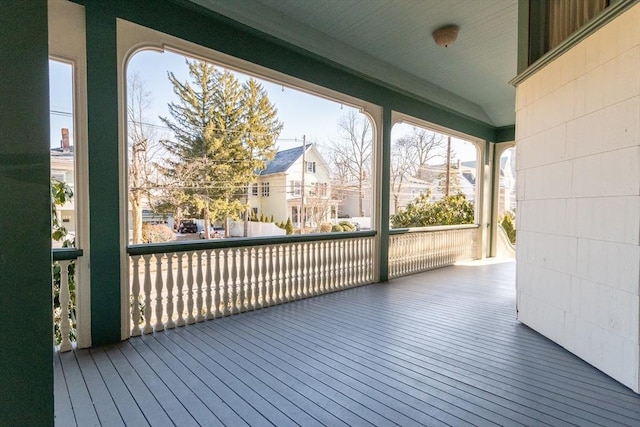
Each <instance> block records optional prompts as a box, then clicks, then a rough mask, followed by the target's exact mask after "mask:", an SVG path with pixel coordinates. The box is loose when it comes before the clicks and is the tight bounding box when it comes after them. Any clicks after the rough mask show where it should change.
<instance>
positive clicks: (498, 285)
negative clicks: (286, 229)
mask: <svg viewBox="0 0 640 427" xmlns="http://www.w3.org/2000/svg"><path fill="white" fill-rule="evenodd" d="M514 282H515V264H514V263H513V262H507V263H494V264H469V265H463V266H455V267H448V268H443V269H439V270H435V271H431V272H427V273H422V274H417V275H413V276H408V277H403V278H400V279H395V280H393V281H391V282H389V283H387V284H376V285H370V286H364V287H360V288H356V289H350V290H346V291H342V292H337V293H334V294H329V295H325V296H320V297H316V298H310V299H306V300H302V301H298V302H293V303H290V304H284V305H281V306H276V307H272V308H268V309H263V310H259V311H254V312H250V313H245V314H242V315H239V316H232V317H226V318H222V319H217V320H215V321H209V322H205V323H199V324H196V325H192V326H188V327H184V328H178V329H174V330H171V331H166V332H162V333H156V334H152V335H148V336H143V337H140V338H134V339H130V340H128V341H126V342H123V343H121V344H118V345H114V346H110V347H105V348H97V349H92V350H81V351H75V352H69V353H63V354H56V358H55V372H56V377H55V387H56V425H60V426H71V425H78V426H88V425H128V426H142V425H153V426H165V425H178V426H190V425H228V426H240V425H254V426H265V425H275V426H288V425H302V426H305V427H306V426H313V425H327V426H339V425H350V426H353V425H376V426H383V425H396V424H398V425H403V426H410V425H427V426H432V425H453V426H461V425H482V426H483V425H492V424H497V425H528V426H531V425H545V424H549V425H606V426H611V425H630V426H631V425H635V426H637V425H640V396H638V395H636V394H634V393H633V392H632V391H630V390H629V389H627V388H625V387H623V386H622V385H620V384H618V383H617V382H615V381H614V380H612V379H610V378H608V377H607V376H605V375H604V374H602V373H601V372H599V371H598V370H596V369H595V368H593V367H591V366H590V365H588V364H587V363H585V362H583V361H581V360H580V359H578V358H577V357H575V356H573V355H572V354H570V353H568V352H567V351H565V350H563V349H562V348H561V347H559V346H557V345H556V344H554V343H552V342H551V341H549V340H547V339H546V338H544V337H542V336H541V335H539V334H537V333H536V332H534V331H533V330H531V329H529V328H527V327H526V326H524V325H522V324H520V323H519V322H518V321H516V320H515V290H514Z"/></svg>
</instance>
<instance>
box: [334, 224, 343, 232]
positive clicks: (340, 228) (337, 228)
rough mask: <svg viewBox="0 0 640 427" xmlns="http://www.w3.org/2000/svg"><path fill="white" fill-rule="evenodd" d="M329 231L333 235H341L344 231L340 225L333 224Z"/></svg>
mask: <svg viewBox="0 0 640 427" xmlns="http://www.w3.org/2000/svg"><path fill="white" fill-rule="evenodd" d="M331 231H332V232H333V233H342V232H343V231H344V228H342V226H341V225H340V224H334V225H333V227H331Z"/></svg>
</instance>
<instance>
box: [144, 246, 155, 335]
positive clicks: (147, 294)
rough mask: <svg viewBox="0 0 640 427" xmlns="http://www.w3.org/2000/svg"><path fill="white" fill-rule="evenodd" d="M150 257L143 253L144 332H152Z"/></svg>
mask: <svg viewBox="0 0 640 427" xmlns="http://www.w3.org/2000/svg"><path fill="white" fill-rule="evenodd" d="M151 257H152V255H143V256H142V259H144V329H143V330H142V332H143V333H145V334H150V333H151V332H153V326H151V264H150V263H151Z"/></svg>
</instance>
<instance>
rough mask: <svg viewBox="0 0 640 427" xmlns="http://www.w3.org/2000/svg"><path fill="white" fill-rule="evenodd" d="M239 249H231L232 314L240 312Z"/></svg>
mask: <svg viewBox="0 0 640 427" xmlns="http://www.w3.org/2000/svg"><path fill="white" fill-rule="evenodd" d="M237 251H238V250H237V249H236V248H233V249H231V250H230V252H231V281H230V286H231V295H230V298H229V299H230V302H231V314H236V313H237V312H238V289H237V288H236V286H237V283H238V266H237V256H238V254H237Z"/></svg>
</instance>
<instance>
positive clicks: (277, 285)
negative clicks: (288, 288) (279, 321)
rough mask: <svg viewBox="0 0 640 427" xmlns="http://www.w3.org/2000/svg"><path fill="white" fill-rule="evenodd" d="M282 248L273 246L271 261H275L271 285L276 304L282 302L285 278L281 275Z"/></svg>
mask: <svg viewBox="0 0 640 427" xmlns="http://www.w3.org/2000/svg"><path fill="white" fill-rule="evenodd" d="M280 248H281V245H275V246H273V247H272V248H271V262H272V263H273V273H271V286H272V287H273V299H274V303H275V304H282V299H283V297H282V289H283V284H284V283H283V280H284V278H283V277H282V276H281V275H280Z"/></svg>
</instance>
